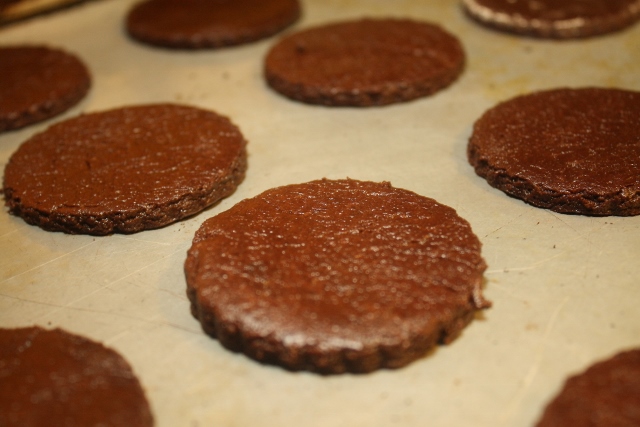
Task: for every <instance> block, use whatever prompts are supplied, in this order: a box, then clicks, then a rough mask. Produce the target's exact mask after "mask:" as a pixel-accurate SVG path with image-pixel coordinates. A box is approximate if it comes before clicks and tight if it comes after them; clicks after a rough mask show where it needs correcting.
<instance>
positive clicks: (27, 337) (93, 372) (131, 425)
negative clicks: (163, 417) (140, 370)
mask: <svg viewBox="0 0 640 427" xmlns="http://www.w3.org/2000/svg"><path fill="white" fill-rule="evenodd" d="M0 425H1V426H3V427H48V426H66V427H86V426H110V427H150V426H152V425H153V416H152V414H151V410H150V408H149V404H148V402H147V399H146V397H145V395H144V391H143V389H142V386H141V385H140V382H139V381H138V379H137V378H136V377H135V374H134V373H133V371H132V370H131V367H130V366H129V364H128V363H127V362H126V360H124V358H123V357H122V356H120V355H119V354H118V353H116V352H115V351H114V350H111V349H109V348H107V347H104V346H103V345H102V344H99V343H96V342H94V341H91V340H88V339H86V338H83V337H80V336H78V335H74V334H70V333H68V332H66V331H64V330H61V329H54V330H45V329H41V328H38V327H31V328H20V329H0Z"/></svg>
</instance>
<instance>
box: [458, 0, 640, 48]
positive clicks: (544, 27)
mask: <svg viewBox="0 0 640 427" xmlns="http://www.w3.org/2000/svg"><path fill="white" fill-rule="evenodd" d="M462 4H463V7H464V10H465V11H466V12H467V14H468V15H469V16H470V17H471V18H473V19H474V20H476V21H477V22H479V23H481V24H484V25H487V26H489V27H492V28H495V29H498V30H502V31H507V32H511V33H516V34H522V35H527V36H534V37H544V38H558V39H569V38H580V37H590V36H595V35H600V34H605V33H610V32H613V31H618V30H621V29H623V28H626V27H628V26H629V25H631V24H633V23H634V22H636V21H637V20H638V19H639V18H640V0H563V1H558V0H536V1H526V0H462Z"/></svg>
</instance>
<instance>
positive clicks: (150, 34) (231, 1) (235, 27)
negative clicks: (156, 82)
mask: <svg viewBox="0 0 640 427" xmlns="http://www.w3.org/2000/svg"><path fill="white" fill-rule="evenodd" d="M299 18H300V4H299V3H298V0H180V1H175V0H145V1H142V2H140V3H138V4H136V5H135V6H134V7H133V8H132V9H131V11H130V12H129V14H128V16H127V20H126V27H127V31H128V32H129V34H130V35H131V36H132V37H133V38H134V39H136V40H138V41H141V42H143V43H147V44H151V45H156V46H161V47H167V48H177V49H204V48H218V47H224V46H233V45H239V44H243V43H249V42H253V41H256V40H259V39H263V38H266V37H269V36H272V35H274V34H276V33H279V32H280V31H282V30H284V29H285V28H287V27H289V26H290V25H292V24H294V23H295V22H296V21H297V20H298V19H299Z"/></svg>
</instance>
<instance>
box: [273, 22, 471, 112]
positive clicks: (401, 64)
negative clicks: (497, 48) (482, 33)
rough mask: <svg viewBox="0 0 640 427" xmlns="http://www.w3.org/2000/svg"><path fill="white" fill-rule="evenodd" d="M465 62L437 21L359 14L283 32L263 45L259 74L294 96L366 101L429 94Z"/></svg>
mask: <svg viewBox="0 0 640 427" xmlns="http://www.w3.org/2000/svg"><path fill="white" fill-rule="evenodd" d="M464 62H465V53H464V50H463V48H462V45H461V43H460V41H459V40H458V39H457V37H455V36H453V35H452V34H450V33H448V32H447V31H445V30H444V29H442V28H440V27H439V26H437V25H434V24H430V23H426V22H419V21H412V20H406V19H363V20H359V21H349V22H341V23H335V24H328V25H324V26H320V27H315V28H310V29H307V30H303V31H300V32H298V33H294V34H292V35H289V36H286V37H284V38H283V39H281V40H280V41H279V42H278V43H277V44H276V45H275V46H273V47H272V48H271V50H270V51H269V53H268V55H267V57H266V59H265V67H264V74H265V78H266V80H267V82H268V84H269V85H270V86H271V87H272V88H273V89H275V90H276V91H278V92H279V93H281V94H283V95H285V96H287V97H289V98H291V99H294V100H297V101H300V102H305V103H309V104H320V105H326V106H354V107H368V106H376V105H386V104H393V103H398V102H405V101H410V100H413V99H416V98H420V97H424V96H428V95H431V94H433V93H434V92H437V91H438V90H440V89H443V88H445V87H446V86H448V85H450V84H451V83H452V82H453V81H454V80H456V79H457V78H458V76H459V75H460V73H461V72H462V70H463V68H464Z"/></svg>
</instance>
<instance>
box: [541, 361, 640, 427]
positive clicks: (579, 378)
mask: <svg viewBox="0 0 640 427" xmlns="http://www.w3.org/2000/svg"><path fill="white" fill-rule="evenodd" d="M568 426H571V427H638V426H640V349H635V350H629V351H625V352H622V353H620V354H618V355H616V356H614V357H612V358H611V359H608V360H605V361H602V362H599V363H596V364H594V365H593V366H591V367H590V368H589V369H587V370H586V371H585V372H583V373H581V374H579V375H576V376H573V377H571V378H569V379H568V380H567V382H566V383H565V384H564V387H563V389H562V390H561V391H560V393H559V394H558V396H556V397H555V399H554V400H553V401H551V403H549V405H548V406H547V407H546V409H545V411H544V414H543V415H542V418H541V419H540V421H539V422H538V423H537V424H536V427H568Z"/></svg>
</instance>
